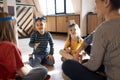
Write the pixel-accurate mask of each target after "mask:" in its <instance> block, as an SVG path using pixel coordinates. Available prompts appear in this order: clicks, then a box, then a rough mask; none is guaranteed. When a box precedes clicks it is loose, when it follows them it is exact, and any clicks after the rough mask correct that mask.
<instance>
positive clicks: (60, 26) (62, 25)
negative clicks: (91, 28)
mask: <svg viewBox="0 0 120 80" xmlns="http://www.w3.org/2000/svg"><path fill="white" fill-rule="evenodd" d="M70 20H74V21H75V22H76V23H77V24H78V25H79V26H80V15H57V16H47V28H46V30H47V31H50V32H59V33H67V25H68V24H69V21H70Z"/></svg>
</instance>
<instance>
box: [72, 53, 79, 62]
mask: <svg viewBox="0 0 120 80" xmlns="http://www.w3.org/2000/svg"><path fill="white" fill-rule="evenodd" d="M73 59H74V60H76V61H79V54H76V53H75V54H73Z"/></svg>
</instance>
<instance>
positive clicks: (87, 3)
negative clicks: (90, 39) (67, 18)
mask: <svg viewBox="0 0 120 80" xmlns="http://www.w3.org/2000/svg"><path fill="white" fill-rule="evenodd" d="M94 6H95V2H94V0H82V6H81V15H80V16H81V22H80V23H81V35H82V36H86V15H87V13H88V12H94V9H95V7H94Z"/></svg>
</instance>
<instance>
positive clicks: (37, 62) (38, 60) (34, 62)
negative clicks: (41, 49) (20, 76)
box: [29, 54, 55, 67]
mask: <svg viewBox="0 0 120 80" xmlns="http://www.w3.org/2000/svg"><path fill="white" fill-rule="evenodd" d="M34 56H35V58H30V59H29V62H30V65H31V66H32V67H36V66H41V64H42V63H46V64H48V65H53V64H54V63H55V61H54V60H49V59H48V58H47V54H42V55H39V54H36V55H34Z"/></svg>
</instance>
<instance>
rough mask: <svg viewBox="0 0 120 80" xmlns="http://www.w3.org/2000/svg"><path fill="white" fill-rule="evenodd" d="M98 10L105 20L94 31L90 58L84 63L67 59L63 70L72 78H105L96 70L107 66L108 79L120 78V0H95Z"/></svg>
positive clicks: (77, 79) (118, 79) (100, 79)
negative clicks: (101, 66)
mask: <svg viewBox="0 0 120 80" xmlns="http://www.w3.org/2000/svg"><path fill="white" fill-rule="evenodd" d="M95 2H96V11H97V14H98V16H99V17H104V18H105V21H104V22H103V23H102V24H100V25H99V27H98V29H97V30H96V31H95V33H94V37H93V46H92V48H91V53H90V59H89V60H88V61H87V62H86V63H83V64H80V63H78V62H77V61H73V60H67V61H65V62H64V63H63V65H62V69H63V72H64V73H65V74H66V75H67V76H69V77H70V78H71V79H72V80H105V78H104V77H103V76H101V75H99V74H97V73H96V72H95V71H96V70H97V69H98V68H99V67H100V65H101V64H104V66H105V72H106V77H107V80H120V77H119V76H120V64H119V62H120V61H119V60H120V13H119V9H120V0H95Z"/></svg>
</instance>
